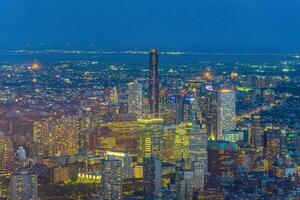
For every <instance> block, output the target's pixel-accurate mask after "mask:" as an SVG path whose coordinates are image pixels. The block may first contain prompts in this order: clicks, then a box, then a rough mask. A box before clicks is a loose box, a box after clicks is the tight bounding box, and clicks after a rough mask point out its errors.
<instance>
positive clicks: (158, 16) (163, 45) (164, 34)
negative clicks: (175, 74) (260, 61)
mask: <svg viewBox="0 0 300 200" xmlns="http://www.w3.org/2000/svg"><path fill="white" fill-rule="evenodd" d="M299 10H300V1H299V0H173V1H171V0H151V1H146V0H0V27H1V29H0V49H13V48H32V49H37V48H63V49H65V48H71V49H79V48H81V49H93V48H95V49H99V48H104V49H133V48H139V49H146V48H150V47H158V48H160V49H166V50H191V51H219V52H223V51H224V52H226V51H231V52H238V51H251V52H252V51H297V50H300V12H299ZM48 45H50V46H48Z"/></svg>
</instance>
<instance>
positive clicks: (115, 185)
mask: <svg viewBox="0 0 300 200" xmlns="http://www.w3.org/2000/svg"><path fill="white" fill-rule="evenodd" d="M101 167H102V173H101V186H102V187H101V189H102V197H103V199H106V200H121V199H123V177H122V161H121V160H115V159H113V158H109V159H108V160H102V161H101Z"/></svg>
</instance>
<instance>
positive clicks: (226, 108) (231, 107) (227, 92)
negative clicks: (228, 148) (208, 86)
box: [217, 89, 236, 140]
mask: <svg viewBox="0 0 300 200" xmlns="http://www.w3.org/2000/svg"><path fill="white" fill-rule="evenodd" d="M235 102H236V98H235V91H234V90H232V89H220V90H219V91H218V134H217V139H218V140H222V139H223V134H226V133H229V132H230V131H231V130H234V129H235V128H236V122H235Z"/></svg>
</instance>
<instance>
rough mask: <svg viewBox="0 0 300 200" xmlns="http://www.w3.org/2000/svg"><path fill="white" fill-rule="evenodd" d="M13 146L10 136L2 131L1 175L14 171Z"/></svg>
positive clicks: (0, 141) (0, 135)
mask: <svg viewBox="0 0 300 200" xmlns="http://www.w3.org/2000/svg"><path fill="white" fill-rule="evenodd" d="M12 166H13V146H12V142H11V140H10V138H9V137H7V136H4V134H3V133H2V132H0V175H1V174H7V173H10V172H11V171H12Z"/></svg>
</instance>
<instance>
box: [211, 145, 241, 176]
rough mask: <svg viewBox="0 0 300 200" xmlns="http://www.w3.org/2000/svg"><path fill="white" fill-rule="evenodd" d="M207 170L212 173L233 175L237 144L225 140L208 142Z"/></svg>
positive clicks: (235, 170) (234, 172) (234, 173)
mask: <svg viewBox="0 0 300 200" xmlns="http://www.w3.org/2000/svg"><path fill="white" fill-rule="evenodd" d="M207 151H208V159H207V160H208V172H209V173H211V174H212V175H217V176H221V175H228V176H235V175H236V172H237V157H238V145H237V144H236V143H234V142H227V141H209V142H208V147H207Z"/></svg>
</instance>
